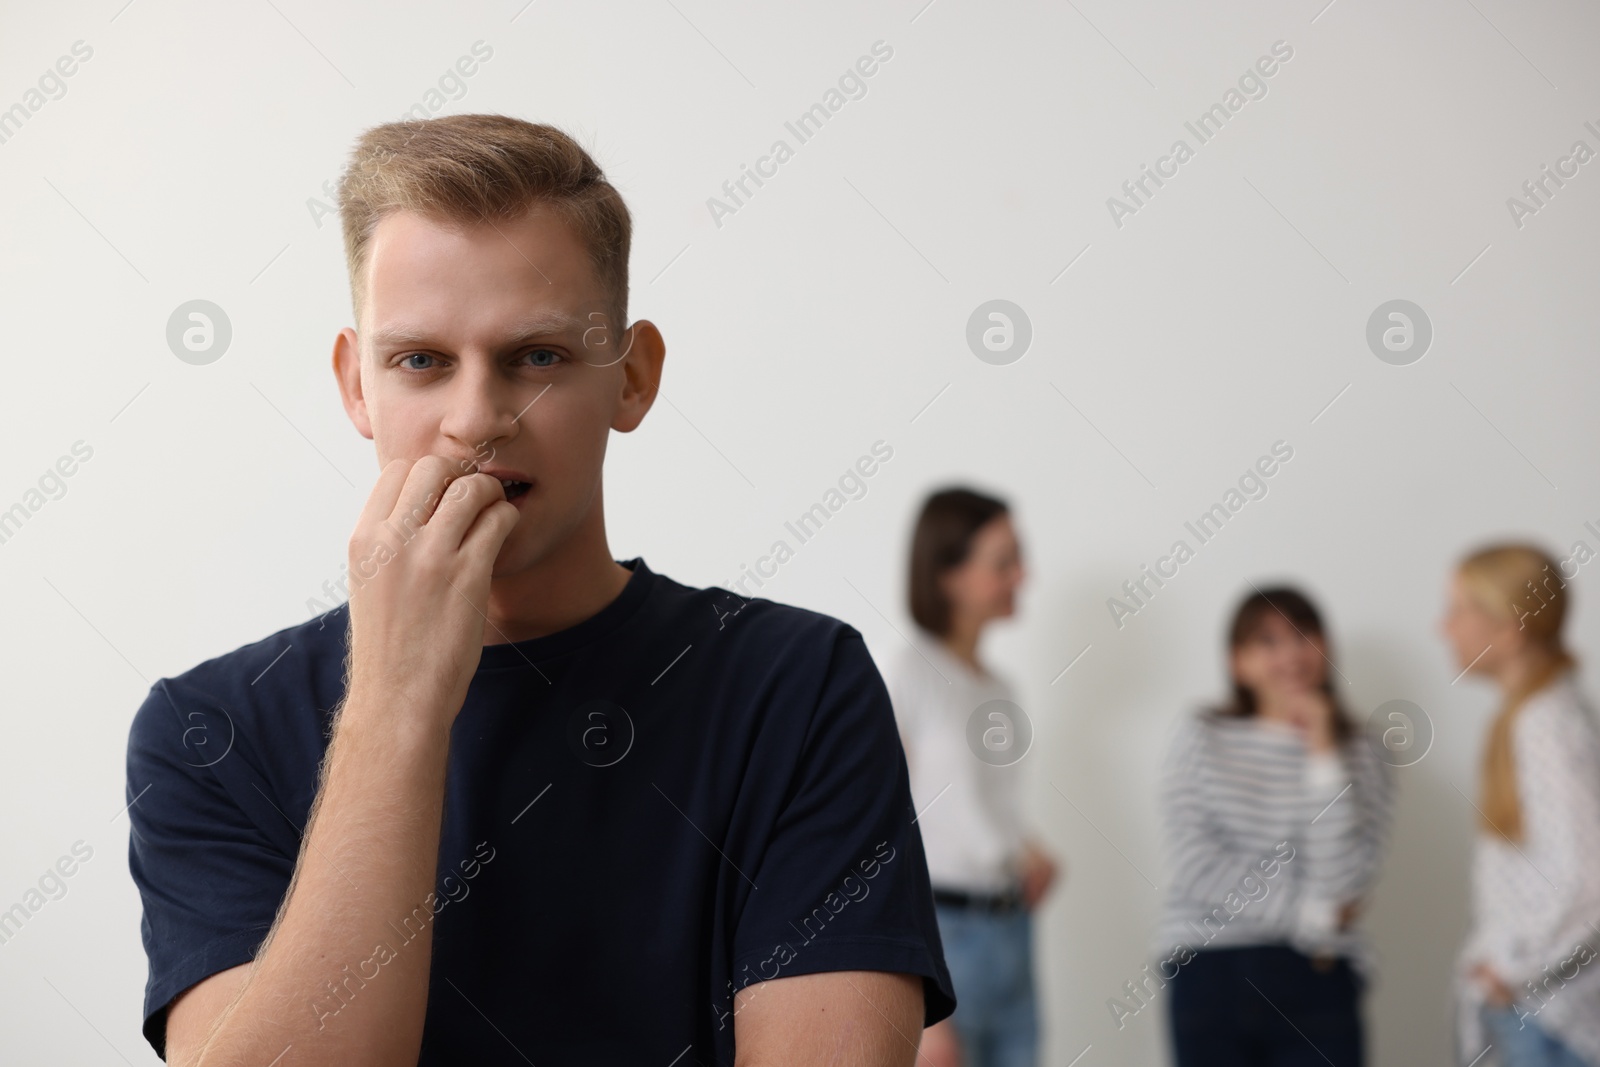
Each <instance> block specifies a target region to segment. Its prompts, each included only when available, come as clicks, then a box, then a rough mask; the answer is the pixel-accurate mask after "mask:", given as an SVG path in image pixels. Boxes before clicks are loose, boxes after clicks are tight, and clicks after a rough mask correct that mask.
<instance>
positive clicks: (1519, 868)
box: [1443, 544, 1600, 1067]
mask: <svg viewBox="0 0 1600 1067" xmlns="http://www.w3.org/2000/svg"><path fill="white" fill-rule="evenodd" d="M1569 599H1570V598H1569V594H1568V591H1567V588H1566V583H1565V582H1564V581H1563V580H1562V578H1561V575H1560V567H1559V565H1558V564H1557V563H1556V562H1555V561H1554V560H1553V559H1551V558H1550V557H1549V556H1547V555H1546V554H1545V553H1543V552H1541V551H1540V550H1539V549H1537V548H1533V547H1531V546H1528V545H1518V544H1508V545H1495V546H1492V547H1489V548H1485V549H1483V550H1481V551H1479V552H1475V553H1473V554H1472V555H1470V556H1468V557H1467V558H1466V559H1465V560H1464V561H1463V562H1462V563H1461V565H1460V567H1459V568H1458V569H1457V571H1456V573H1455V575H1454V577H1453V578H1452V580H1451V586H1450V600H1449V608H1448V610H1447V612H1446V615H1445V619H1444V625H1443V629H1444V632H1445V635H1446V636H1447V637H1448V639H1449V641H1450V643H1451V645H1452V646H1453V647H1454V651H1455V655H1456V659H1457V661H1458V663H1459V665H1460V667H1461V669H1462V671H1463V672H1470V673H1472V674H1475V675H1479V676H1481V677H1484V678H1486V679H1489V680H1490V681H1492V682H1494V684H1495V685H1496V686H1497V687H1498V688H1499V689H1500V694H1501V703H1500V710H1499V713H1498V714H1497V715H1496V716H1495V718H1494V721H1493V722H1492V723H1491V724H1490V726H1489V733H1488V738H1487V740H1486V743H1485V744H1484V748H1483V764H1482V775H1481V780H1480V783H1479V792H1478V798H1477V800H1476V806H1477V808H1478V816H1477V821H1478V835H1477V840H1476V842H1475V844H1474V848H1473V858H1472V926H1471V929H1470V932H1469V933H1468V936H1467V939H1466V942H1465V944H1464V945H1463V946H1462V950H1461V954H1460V957H1459V960H1458V965H1457V969H1456V989H1457V995H1458V1005H1459V1012H1458V1035H1457V1036H1458V1039H1459V1042H1460V1048H1459V1049H1458V1051H1459V1053H1460V1057H1461V1063H1463V1064H1467V1063H1471V1062H1473V1061H1474V1060H1475V1059H1477V1058H1479V1057H1481V1056H1482V1054H1483V1052H1484V1050H1485V1048H1486V1047H1487V1046H1489V1045H1490V1044H1493V1045H1494V1047H1495V1053H1496V1055H1498V1056H1499V1058H1500V1062H1501V1063H1502V1064H1504V1065H1505V1067H1600V927H1597V925H1596V924H1597V923H1600V732H1597V727H1596V722H1595V719H1594V713H1593V709H1592V706H1591V705H1590V703H1589V701H1588V699H1587V698H1586V697H1585V696H1584V694H1583V693H1582V692H1581V691H1580V690H1579V689H1578V687H1577V684H1576V681H1575V679H1574V677H1573V672H1574V668H1575V661H1574V659H1573V657H1572V655H1571V653H1569V652H1568V651H1567V649H1566V647H1565V646H1564V645H1563V644H1562V639H1561V627H1562V622H1563V621H1564V619H1565V618H1566V614H1567V610H1568V601H1569Z"/></svg>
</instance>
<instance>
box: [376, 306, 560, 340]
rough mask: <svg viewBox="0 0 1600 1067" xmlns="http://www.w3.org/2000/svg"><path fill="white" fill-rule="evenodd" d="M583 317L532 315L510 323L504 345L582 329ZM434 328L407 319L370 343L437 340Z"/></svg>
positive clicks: (385, 327)
mask: <svg viewBox="0 0 1600 1067" xmlns="http://www.w3.org/2000/svg"><path fill="white" fill-rule="evenodd" d="M585 325H586V324H585V323H584V321H583V320H582V319H579V318H574V317H573V316H571V315H563V314H540V315H532V316H529V317H528V318H525V319H521V320H519V321H517V322H514V323H512V324H511V326H510V327H509V328H508V329H507V330H506V334H505V341H504V343H505V344H517V343H519V342H521V341H526V340H528V339H530V338H533V337H549V336H552V335H555V334H561V333H569V332H572V331H574V330H582V329H583V328H584V327H585ZM437 340H438V338H437V337H436V335H435V333H434V331H433V330H430V329H429V328H427V327H425V326H422V325H419V324H416V323H408V322H397V323H391V324H389V325H387V326H384V327H382V328H380V329H379V330H378V331H377V332H376V333H374V334H373V335H372V344H373V345H375V346H377V347H380V348H387V347H389V346H391V345H421V344H434V343H437Z"/></svg>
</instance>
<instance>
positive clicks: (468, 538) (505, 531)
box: [461, 498, 522, 565]
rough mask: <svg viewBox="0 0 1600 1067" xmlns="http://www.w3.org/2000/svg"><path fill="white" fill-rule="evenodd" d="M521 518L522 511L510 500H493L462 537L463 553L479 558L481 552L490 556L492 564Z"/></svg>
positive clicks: (479, 513)
mask: <svg viewBox="0 0 1600 1067" xmlns="http://www.w3.org/2000/svg"><path fill="white" fill-rule="evenodd" d="M521 518H522V513H521V512H519V511H518V510H517V506H516V505H515V504H513V503H511V502H510V501H509V500H505V499H503V498H502V499H500V500H496V501H494V502H492V503H491V504H490V505H489V506H488V507H486V508H484V509H483V510H482V511H480V512H478V514H477V515H476V517H475V518H474V521H473V523H472V526H471V527H470V528H469V529H468V530H467V532H466V535H465V536H464V537H463V538H462V539H461V552H462V554H463V555H470V556H472V557H474V558H477V556H478V555H479V554H480V553H481V554H482V555H485V556H487V557H488V558H489V562H490V564H491V565H492V564H493V562H494V557H495V556H497V555H499V553H500V546H501V545H503V544H505V543H506V538H507V537H509V536H511V531H512V529H513V528H515V527H516V525H517V520H519V519H521Z"/></svg>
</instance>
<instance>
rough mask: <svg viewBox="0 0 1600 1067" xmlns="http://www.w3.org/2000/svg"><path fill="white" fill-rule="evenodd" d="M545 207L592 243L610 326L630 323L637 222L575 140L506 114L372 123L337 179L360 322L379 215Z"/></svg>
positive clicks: (487, 216)
mask: <svg viewBox="0 0 1600 1067" xmlns="http://www.w3.org/2000/svg"><path fill="white" fill-rule="evenodd" d="M536 204H546V205H549V206H550V207H551V208H552V209H553V210H554V211H555V213H556V215H557V217H559V218H561V219H562V220H563V221H565V222H566V223H567V225H569V226H571V227H572V228H573V230H574V231H575V232H576V233H577V235H578V238H579V240H581V241H582V242H583V243H584V245H585V246H587V248H588V250H589V256H590V260H591V262H592V263H593V264H594V269H595V274H596V275H597V276H598V277H599V279H600V283H601V285H602V286H603V287H604V288H605V289H606V292H607V299H608V307H607V311H608V312H609V313H610V314H611V315H613V316H615V320H616V321H615V324H614V325H613V326H612V329H613V331H614V332H615V331H620V330H622V329H623V328H624V327H625V326H626V325H627V310H628V249H629V244H630V242H631V240H632V233H633V224H632V220H631V219H630V218H629V215H628V208H627V205H625V204H624V203H623V202H622V196H621V194H619V193H618V192H617V190H616V189H615V188H613V187H612V185H611V183H610V182H608V181H606V178H605V175H604V174H603V173H602V172H601V170H600V167H599V165H598V164H596V163H595V161H594V160H593V159H591V158H590V156H589V153H587V152H585V151H584V150H583V148H582V147H581V146H580V145H579V144H578V142H576V141H574V140H573V139H572V138H571V137H568V136H567V135H566V134H564V133H562V132H561V131H560V130H558V129H556V128H555V127H553V126H539V125H535V124H534V123H531V122H524V121H523V120H522V119H515V118H511V117H509V116H506V115H444V116H441V117H439V118H436V119H412V120H407V121H402V122H389V123H385V124H383V125H381V126H374V127H372V128H371V129H370V130H368V131H367V132H366V133H364V134H362V135H361V139H360V140H359V141H357V142H356V147H355V151H354V152H352V153H351V157H350V163H349V166H348V167H346V168H345V172H344V176H343V177H342V178H341V179H340V180H339V215H340V220H341V222H342V224H343V227H344V251H345V260H346V263H347V265H348V266H349V269H350V295H351V299H352V302H353V303H354V305H355V312H356V321H357V323H358V324H359V322H360V320H361V308H362V304H363V302H364V297H365V278H364V273H365V269H366V261H367V244H368V242H369V241H370V240H371V239H372V233H373V231H374V230H375V229H376V228H377V226H378V223H379V222H381V221H382V220H383V219H384V217H385V216H387V215H389V214H391V213H393V212H395V211H415V212H418V213H420V214H423V215H425V216H427V217H428V218H430V219H434V220H438V221H443V222H452V223H457V224H472V223H479V222H484V221H490V222H500V221H506V220H510V219H515V218H519V217H521V216H522V215H524V214H526V213H527V211H528V210H529V209H530V208H532V207H533V206H534V205H536Z"/></svg>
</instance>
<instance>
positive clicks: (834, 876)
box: [733, 626, 955, 1026]
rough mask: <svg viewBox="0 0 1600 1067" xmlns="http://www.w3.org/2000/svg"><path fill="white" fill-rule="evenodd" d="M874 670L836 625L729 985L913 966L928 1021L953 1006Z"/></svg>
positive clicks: (904, 779)
mask: <svg viewBox="0 0 1600 1067" xmlns="http://www.w3.org/2000/svg"><path fill="white" fill-rule="evenodd" d="M914 814H915V812H914V810H913V808H912V804H911V784H910V778H909V776H908V774H907V770H906V761H905V755H904V753H903V752H902V750H901V747H900V739H899V736H898V734H897V733H896V729H895V717H894V712H893V709H892V708H891V705H890V700H889V694H888V690H887V689H886V687H885V685H884V681H883V678H882V676H881V675H880V674H879V673H878V669H877V667H876V666H875V665H874V664H873V661H872V657H871V656H870V655H869V654H868V652H867V648H866V644H865V642H864V641H863V640H862V638H861V634H860V633H859V632H857V631H856V630H855V629H854V628H852V627H848V626H845V627H843V628H841V629H840V630H839V631H837V632H836V634H835V637H834V640H833V646H832V654H831V656H830V657H829V660H828V665H827V670H826V674H825V676H824V679H823V682H822V686H821V691H820V696H819V698H818V702H817V706H816V708H815V710H814V712H813V713H812V716H811V721H810V723H809V725H808V726H807V728H806V733H805V738H804V741H803V742H802V747H801V750H800V754H799V758H798V762H797V765H796V767H795V772H794V780H793V781H792V783H791V785H790V788H789V791H788V794H787V796H786V798H785V802H784V804H783V807H782V809H781V810H780V811H779V814H778V816H777V819H776V822H775V825H774V826H773V829H772V833H771V835H770V838H769V840H768V842H767V846H766V848H765V849H764V851H763V853H762V857H761V862H760V864H759V866H758V868H757V869H756V870H755V871H751V872H750V875H751V879H752V881H753V882H754V884H755V886H756V888H755V889H754V890H753V891H752V892H751V893H750V895H749V898H748V901H747V903H746V905H745V907H744V908H743V910H742V913H741V914H740V916H739V920H738V924H737V927H736V929H735V932H734V937H733V955H734V960H733V972H734V974H735V976H736V978H735V983H734V984H735V988H736V989H741V988H743V987H744V986H745V985H748V984H750V983H751V982H755V981H762V980H770V979H774V978H779V977H789V976H792V975H798V974H816V973H820V972H826V971H849V970H865V971H889V972H897V973H902V974H914V975H920V976H921V977H922V979H923V1004H924V1016H925V1023H924V1025H926V1026H931V1025H933V1024H934V1023H936V1022H938V1021H940V1020H941V1019H944V1018H946V1017H948V1016H949V1015H950V1014H951V1013H952V1012H953V1011H954V1010H955V994H954V992H953V990H952V986H951V982H950V973H949V971H948V969H947V968H946V966H945V962H944V950H943V947H942V945H941V943H940V940H939V928H938V922H937V919H936V917H935V914H934V910H933V891H932V889H931V887H930V885H929V882H928V865H927V860H926V858H925V857H924V855H923V851H922V836H921V832H920V831H919V829H918V828H917V826H916V824H915V823H914V822H912V818H913V816H914Z"/></svg>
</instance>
